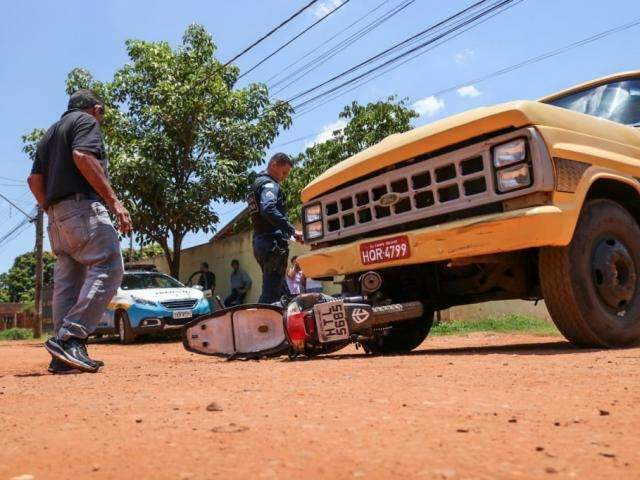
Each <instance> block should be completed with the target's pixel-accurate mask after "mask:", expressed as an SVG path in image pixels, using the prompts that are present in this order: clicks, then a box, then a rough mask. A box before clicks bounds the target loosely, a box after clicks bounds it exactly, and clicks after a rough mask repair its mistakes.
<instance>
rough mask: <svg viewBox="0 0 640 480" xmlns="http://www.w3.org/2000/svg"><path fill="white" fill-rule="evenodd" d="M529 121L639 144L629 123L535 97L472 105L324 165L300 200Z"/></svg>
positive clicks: (312, 197) (525, 124) (529, 123)
mask: <svg viewBox="0 0 640 480" xmlns="http://www.w3.org/2000/svg"><path fill="white" fill-rule="evenodd" d="M602 122H606V123H607V128H606V129H603V128H602ZM527 125H544V126H550V127H556V128H563V129H566V130H574V131H579V132H581V133H584V134H588V135H593V136H596V137H597V136H601V135H602V134H603V133H602V132H603V131H606V132H607V137H608V138H609V139H610V140H614V141H618V142H620V143H627V144H638V143H639V136H638V132H636V131H634V129H633V128H632V127H627V126H625V125H620V124H618V123H614V122H611V121H609V120H604V119H601V118H596V117H592V116H590V115H585V114H582V113H578V112H573V111H571V110H566V109H564V108H559V107H554V106H552V105H548V104H545V103H541V102H537V101H531V100H520V101H516V102H509V103H503V104H500V105H495V106H492V107H481V108H476V109H474V110H469V111H467V112H463V113H460V114H457V115H453V116H451V117H448V118H444V119H442V120H438V121H437V122H433V123H430V124H428V125H424V126H422V127H418V128H415V129H413V130H410V131H408V132H405V133H397V134H394V135H390V136H388V137H387V138H385V139H384V140H382V141H381V142H380V143H377V144H376V145H373V146H372V147H369V148H367V149H366V150H363V151H362V152H360V153H358V154H356V155H354V156H353V157H350V158H348V159H347V160H345V161H343V162H340V163H338V164H337V165H334V166H333V167H331V168H330V169H328V170H327V171H326V172H324V173H323V174H322V175H320V176H319V177H318V178H316V179H315V180H314V181H313V182H311V183H310V184H309V185H307V186H306V187H305V188H304V189H303V190H302V192H301V197H302V201H303V202H305V203H306V202H308V201H310V200H312V199H314V198H316V197H318V196H320V195H322V194H324V193H326V192H327V191H329V190H333V189H335V188H336V187H338V186H340V185H343V184H345V183H348V182H351V181H353V180H356V179H358V178H361V177H363V176H365V175H368V174H370V173H373V172H375V171H379V170H380V169H383V168H385V167H388V166H390V165H393V164H395V163H399V162H402V161H405V160H408V159H411V158H413V157H416V156H418V155H422V154H425V153H430V152H434V151H436V150H440V149H442V148H445V147H448V146H450V145H455V144H457V143H460V142H464V141H465V140H469V139H472V138H475V137H479V136H481V135H485V134H490V133H492V132H498V131H500V130H504V129H510V128H514V129H515V128H520V127H524V126H527Z"/></svg>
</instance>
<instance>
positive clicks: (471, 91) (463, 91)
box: [457, 85, 482, 98]
mask: <svg viewBox="0 0 640 480" xmlns="http://www.w3.org/2000/svg"><path fill="white" fill-rule="evenodd" d="M457 92H458V95H460V96H461V97H472V98H473V97H477V96H479V95H482V92H481V91H480V90H478V89H477V88H476V86H475V85H466V86H464V87H460V88H459V89H458V90H457Z"/></svg>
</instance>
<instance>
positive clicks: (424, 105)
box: [411, 95, 444, 117]
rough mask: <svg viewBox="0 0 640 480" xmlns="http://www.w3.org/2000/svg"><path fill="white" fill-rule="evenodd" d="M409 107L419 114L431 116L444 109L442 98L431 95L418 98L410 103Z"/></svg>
mask: <svg viewBox="0 0 640 480" xmlns="http://www.w3.org/2000/svg"><path fill="white" fill-rule="evenodd" d="M411 108H413V109H414V110H415V111H416V112H418V113H419V114H420V116H427V117H433V116H434V115H436V114H437V113H438V112H439V111H440V110H443V109H444V100H443V99H441V98H437V97H434V96H433V95H431V96H429V97H426V98H423V99H421V100H418V101H417V102H415V103H414V104H413V105H411Z"/></svg>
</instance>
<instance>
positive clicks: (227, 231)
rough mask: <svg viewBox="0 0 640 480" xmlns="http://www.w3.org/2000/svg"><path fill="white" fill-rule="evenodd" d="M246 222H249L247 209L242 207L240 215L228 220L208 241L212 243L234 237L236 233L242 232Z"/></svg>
mask: <svg viewBox="0 0 640 480" xmlns="http://www.w3.org/2000/svg"><path fill="white" fill-rule="evenodd" d="M247 220H249V207H244V208H243V209H242V210H241V211H240V213H238V214H237V215H236V216H235V217H233V218H232V219H231V220H229V221H228V222H227V223H226V225H225V226H224V227H222V228H221V229H220V230H218V231H217V232H216V234H215V235H214V236H213V237H211V240H209V241H210V242H214V241H216V240H220V239H222V238H227V237H230V236H232V235H235V234H236V233H239V232H240V231H242V230H244V228H245V226H246V222H247Z"/></svg>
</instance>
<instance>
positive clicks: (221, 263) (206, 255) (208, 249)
mask: <svg viewBox="0 0 640 480" xmlns="http://www.w3.org/2000/svg"><path fill="white" fill-rule="evenodd" d="M308 248H309V247H306V246H303V245H298V244H297V243H294V242H291V243H290V244H289V250H290V252H291V253H290V255H291V256H293V255H300V254H301V253H303V252H305V251H307V250H308ZM234 258H235V259H237V260H238V261H239V262H240V268H242V269H244V271H246V272H247V273H248V274H249V276H250V277H251V280H252V281H253V286H252V287H251V290H249V292H248V293H247V297H246V299H245V301H246V302H247V303H253V302H257V301H258V298H259V297H260V292H261V291H262V273H261V272H260V266H259V265H258V263H257V262H256V261H255V259H254V258H253V247H252V245H251V232H250V231H246V232H242V233H238V234H236V235H233V236H231V237H227V238H223V239H220V240H216V241H214V242H208V243H205V244H203V245H197V246H195V247H191V248H186V249H184V250H182V256H181V258H180V281H182V282H186V281H187V279H188V278H189V276H190V275H191V274H192V273H193V272H195V271H197V270H199V269H200V262H207V263H208V264H209V270H211V271H212V272H213V273H215V275H216V294H217V295H220V297H222V299H223V300H224V298H225V297H226V296H227V295H229V294H230V293H231V287H230V285H229V275H231V260H233V259H234ZM153 263H154V264H155V265H156V266H157V267H158V269H159V270H160V271H162V272H165V273H169V268H168V266H167V262H166V261H165V260H164V257H156V258H154V259H153ZM197 278H198V277H195V281H197ZM327 286H329V285H328V284H327Z"/></svg>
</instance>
